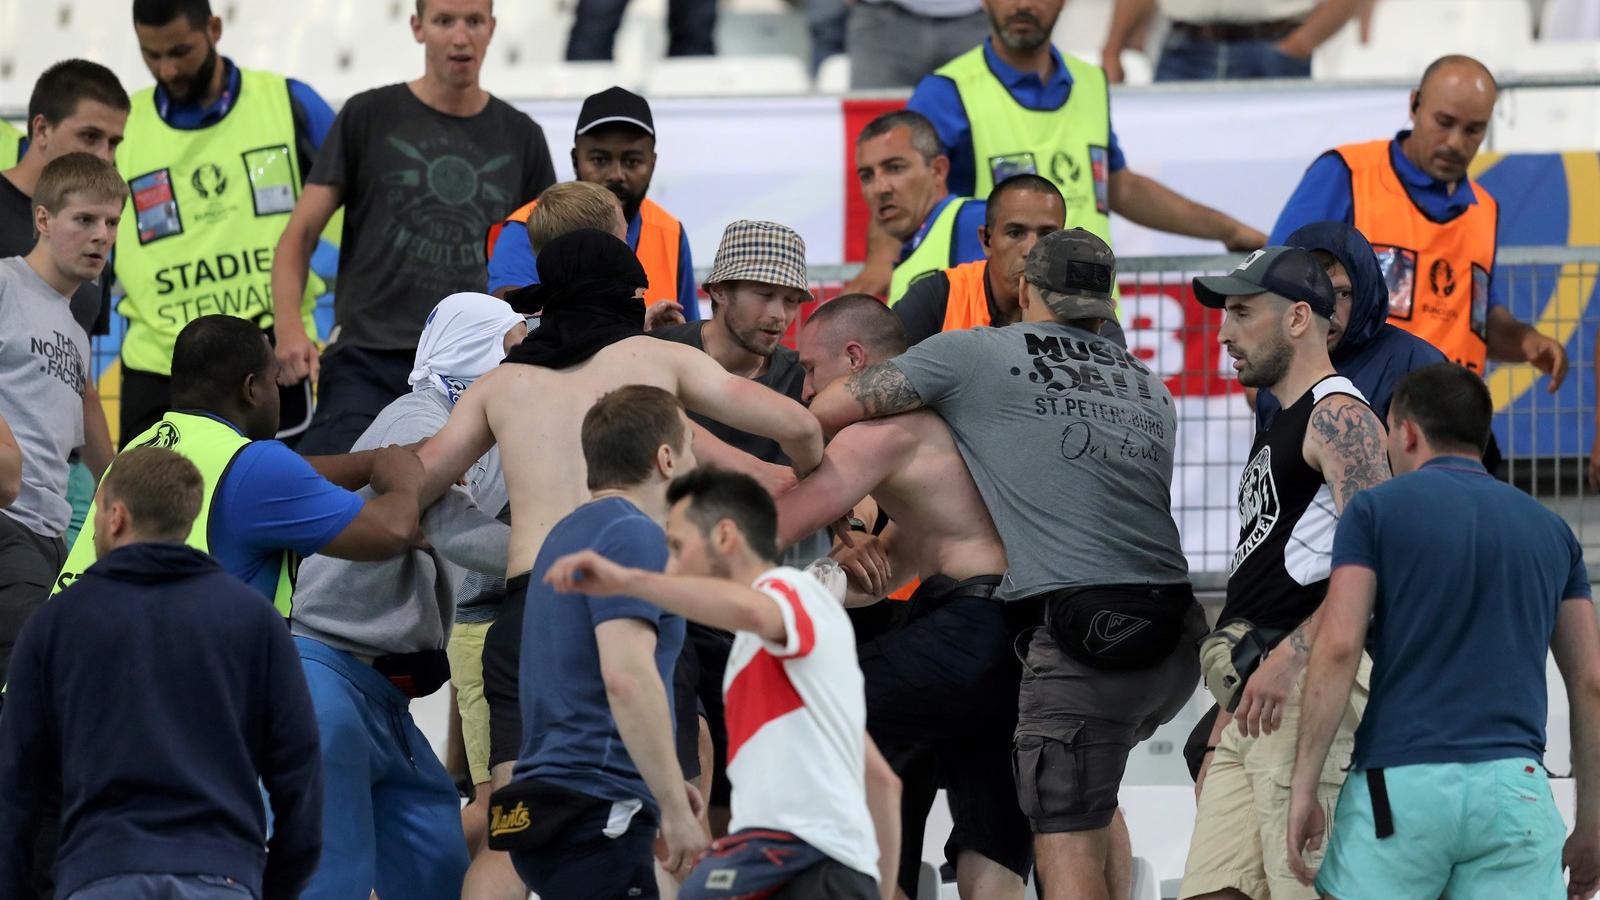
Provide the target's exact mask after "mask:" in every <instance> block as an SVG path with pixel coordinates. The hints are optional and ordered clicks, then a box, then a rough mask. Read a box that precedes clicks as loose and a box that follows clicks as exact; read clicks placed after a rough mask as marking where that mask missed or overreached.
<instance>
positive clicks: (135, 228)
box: [116, 15, 333, 445]
mask: <svg viewBox="0 0 1600 900" xmlns="http://www.w3.org/2000/svg"><path fill="white" fill-rule="evenodd" d="M178 23H182V24H184V25H186V26H187V27H186V29H184V30H182V31H179V32H178V33H177V35H178V36H174V33H173V32H174V28H173V26H174V25H176V24H178ZM215 27H220V25H219V24H218V20H215V19H213V28H215ZM134 30H135V32H136V33H137V35H138V40H139V44H140V48H141V50H142V51H143V53H144V59H145V64H146V66H147V67H148V68H149V69H150V74H151V75H152V76H154V77H155V79H156V84H155V85H153V86H151V87H148V88H145V89H144V90H142V91H139V92H137V93H136V94H134V96H133V109H132V112H131V114H130V115H129V118H128V128H127V138H128V139H127V141H126V142H125V143H124V144H123V145H122V147H121V148H120V150H119V151H118V153H117V169H118V170H119V171H120V172H122V174H123V177H124V178H126V179H127V180H128V185H129V187H130V188H131V189H132V195H131V197H130V198H129V205H128V209H127V210H126V212H125V213H124V215H123V217H122V223H121V227H120V228H119V230H118V234H117V259H116V267H117V277H118V280H119V281H120V283H121V284H122V286H123V289H124V291H125V292H126V296H125V297H124V298H123V299H122V301H121V302H120V303H119V304H118V306H117V311H118V312H120V313H121V314H122V315H123V316H125V317H126V318H127V320H128V330H127V334H126V336H125V337H124V338H123V341H122V352H121V360H122V397H121V409H120V416H119V418H120V419H121V429H120V436H121V442H122V443H123V444H124V445H127V444H128V442H129V441H131V440H132V439H133V438H134V436H136V435H139V434H142V433H143V432H145V431H146V430H148V429H149V427H150V426H151V425H152V424H154V423H155V422H156V421H157V420H158V419H159V418H160V417H161V416H162V414H163V413H165V412H166V410H167V407H168V391H169V381H168V376H169V370H170V366H171V361H172V345H173V341H174V340H176V339H177V336H178V332H180V331H182V330H183V327H184V326H185V325H187V324H188V323H189V322H191V321H193V320H194V319H196V318H198V317H200V316H204V315H211V314H216V313H220V314H223V315H230V316H238V317H239V318H243V319H249V320H250V321H252V322H254V323H256V325H257V326H258V327H259V328H261V329H262V330H270V329H271V328H272V323H273V318H274V315H273V306H272V257H273V252H274V250H275V249H276V247H277V244H278V238H279V236H280V235H281V234H282V232H283V229H284V227H285V226H286V225H287V224H288V222H289V214H290V212H292V211H293V209H294V204H295V200H296V198H298V197H299V195H300V190H301V187H302V186H303V184H304V183H305V175H306V171H307V169H309V168H310V165H311V161H312V158H313V156H314V154H315V153H316V152H317V149H318V148H319V147H320V146H321V144H322V140H323V137H324V136H325V135H326V134H327V131H328V128H329V126H330V125H331V124H332V123H333V110H332V109H331V108H330V107H329V106H328V104H327V103H326V102H325V101H324V100H323V99H322V98H321V97H320V96H318V95H317V94H316V92H314V91H312V90H311V89H310V88H309V87H307V86H306V85H304V84H302V83H300V82H298V81H292V80H290V79H287V78H285V77H283V76H282V75H277V74H274V73H271V72H262V71H256V70H251V69H243V68H240V67H239V66H236V65H235V64H234V63H233V61H232V60H230V59H228V58H227V57H223V56H219V55H217V53H216V49H215V46H214V41H215V40H216V37H217V34H215V33H209V32H208V31H207V29H206V28H205V27H204V26H203V23H202V24H195V23H190V22H188V20H187V19H185V18H184V17H183V16H181V15H180V16H178V17H177V18H176V19H174V21H173V23H167V25H166V26H165V27H151V26H150V25H148V24H147V23H140V22H135V23H134ZM183 34H187V36H188V37H187V38H184V39H181V40H180V39H179V37H181V36H182V35H183ZM197 48H204V51H205V52H201V50H200V49H197ZM169 57H171V59H169ZM325 290H326V285H325V284H324V283H323V282H322V281H321V279H318V278H313V279H311V280H309V281H308V282H307V286H306V290H305V293H304V297H303V298H302V304H301V318H302V321H303V323H304V324H305V326H306V328H307V329H308V331H309V332H310V333H312V334H315V333H316V330H315V329H316V325H315V321H314V319H313V318H312V311H313V309H314V308H315V305H316V298H317V296H318V295H320V294H321V293H323V292H324V291H325ZM310 409H311V407H310V386H309V384H307V385H296V386H294V387H291V388H285V389H284V396H283V402H282V410H283V417H282V420H283V425H284V427H285V436H286V437H287V436H289V435H291V434H297V433H298V432H299V431H300V430H303V429H304V427H305V426H306V425H307V424H308V423H309V417H310Z"/></svg>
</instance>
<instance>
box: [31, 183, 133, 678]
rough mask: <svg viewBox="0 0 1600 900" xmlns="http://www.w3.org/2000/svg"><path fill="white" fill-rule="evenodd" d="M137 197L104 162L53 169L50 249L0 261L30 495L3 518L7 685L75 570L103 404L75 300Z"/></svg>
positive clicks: (46, 216) (40, 210) (43, 220)
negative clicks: (22, 647)
mask: <svg viewBox="0 0 1600 900" xmlns="http://www.w3.org/2000/svg"><path fill="white" fill-rule="evenodd" d="M127 195H128V189H127V185H126V184H125V183H124V182H123V180H122V178H121V177H120V176H118V175H117V170H116V169H115V168H113V167H112V166H111V164H110V163H108V162H106V161H104V160H102V159H98V158H96V157H94V156H91V155H89V154H87V153H69V154H67V155H65V156H61V157H59V158H57V159H55V160H53V161H52V162H51V163H50V164H49V165H47V166H45V168H44V171H43V172H42V173H41V174H40V175H39V181H38V184H37V186H36V187H35V188H34V193H33V210H34V228H35V229H36V230H37V231H38V232H39V240H38V243H37V244H35V245H34V248H33V250H31V251H30V252H29V253H28V255H27V256H13V257H10V258H9V259H4V260H0V418H3V419H5V421H6V422H7V423H8V424H9V425H10V426H11V431H12V434H13V435H15V437H16V441H17V446H18V448H20V449H21V451H22V485H21V489H20V491H19V492H18V494H17V499H16V501H15V502H13V503H12V504H11V505H10V506H9V507H7V508H6V509H5V510H3V511H0V680H3V678H4V675H5V668H6V665H7V663H8V662H9V661H10V659H11V647H12V644H13V643H15V641H16V639H17V635H18V634H19V633H20V632H21V631H22V626H23V624H24V623H26V622H27V620H28V617H29V616H30V615H32V614H33V611H34V610H35V609H37V608H38V607H39V604H41V603H43V602H44V599H45V597H46V596H48V595H49V591H50V586H51V585H52V584H53V583H54V582H55V577H56V573H57V572H59V571H60V570H61V565H62V563H63V562H65V561H66V556H67V548H66V544H65V542H64V541H63V540H62V535H63V534H65V533H66V530H67V525H68V524H69V523H70V521H71V518H72V505H71V504H70V503H68V502H67V472H68V468H69V464H68V461H67V459H68V457H69V456H71V454H72V452H73V450H75V449H77V448H79V447H82V446H83V445H84V416H85V415H86V413H87V410H86V408H85V407H86V404H88V403H92V404H95V406H96V407H98V403H99V398H98V395H96V394H94V393H93V391H92V390H88V385H89V379H90V377H91V374H90V371H89V359H90V357H89V336H88V335H87V334H85V333H84V330H83V328H82V326H80V325H79V324H78V323H77V321H76V320H75V319H74V318H73V316H72V301H71V299H70V298H71V297H72V295H73V294H74V293H75V292H76V291H77V290H78V288H79V287H81V286H82V285H83V284H84V283H85V282H88V281H93V280H94V279H96V278H98V277H100V273H101V271H103V270H104V268H105V264H106V259H107V258H108V257H109V256H110V255H111V245H112V243H113V242H114V241H115V240H116V237H117V220H118V219H119V218H120V217H121V216H122V204H123V201H124V200H126V198H127ZM96 411H97V410H96ZM100 467H101V468H103V467H104V462H103V461H101V462H100Z"/></svg>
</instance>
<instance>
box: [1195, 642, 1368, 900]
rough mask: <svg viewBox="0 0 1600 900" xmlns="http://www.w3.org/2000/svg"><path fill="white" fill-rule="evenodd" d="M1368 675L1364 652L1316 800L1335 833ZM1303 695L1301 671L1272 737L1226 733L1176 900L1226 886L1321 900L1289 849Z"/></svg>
mask: <svg viewBox="0 0 1600 900" xmlns="http://www.w3.org/2000/svg"><path fill="white" fill-rule="evenodd" d="M1371 677H1372V659H1371V657H1369V656H1367V655H1366V654H1362V655H1361V665H1360V667H1359V669H1357V671H1356V685H1355V688H1354V690H1352V691H1351V693H1350V700H1349V702H1348V703H1346V705H1345V711H1344V718H1343V719H1342V720H1340V722H1339V730H1338V732H1337V733H1336V734H1335V736H1334V739H1333V746H1332V748H1330V749H1329V751H1328V761H1327V762H1326V763H1325V764H1324V765H1323V768H1322V780H1321V784H1320V785H1319V786H1318V788H1317V802H1319V803H1320V804H1322V812H1323V814H1324V815H1325V816H1327V819H1328V828H1329V833H1330V834H1331V833H1332V829H1333V813H1334V808H1335V807H1336V806H1337V805H1338V801H1339V790H1340V788H1341V787H1343V785H1344V778H1345V769H1347V768H1348V767H1349V765H1350V754H1351V751H1352V750H1353V749H1354V748H1355V736H1356V726H1357V725H1359V724H1361V715H1362V713H1363V712H1365V711H1366V708H1367V693H1368V690H1369V683H1370V679H1371ZM1304 689H1305V675H1304V674H1303V673H1302V674H1301V676H1300V681H1299V682H1298V683H1297V684H1296V685H1295V687H1294V690H1292V691H1291V692H1290V693H1289V697H1288V699H1287V701H1286V703H1285V708H1284V713H1283V725H1282V727H1280V728H1279V729H1278V730H1276V731H1274V732H1273V733H1272V734H1269V735H1265V736H1262V737H1257V738H1251V737H1246V736H1245V734H1244V733H1243V732H1241V731H1240V730H1239V728H1238V725H1237V723H1233V722H1230V723H1229V724H1228V726H1227V727H1226V728H1224V729H1223V731H1222V737H1221V738H1220V739H1219V740H1218V741H1217V750H1216V753H1215V754H1214V755H1213V756H1212V758H1211V767H1210V768H1209V769H1207V770H1206V780H1205V786H1204V788H1203V789H1202V790H1201V793H1200V802H1199V808H1198V810H1197V811H1196V813H1195V822H1194V836H1193V837H1192V838H1190V841H1189V858H1188V861H1187V862H1186V863H1185V864H1184V867H1183V887H1182V888H1181V889H1180V890H1179V891H1178V897H1179V900H1184V898H1189V897H1196V896H1200V895H1202V894H1209V893H1211V892H1213V891H1220V890H1224V889H1226V888H1233V889H1235V890H1238V891H1241V892H1243V893H1244V894H1246V895H1248V896H1249V897H1250V898H1251V900H1268V898H1269V897H1270V898H1271V900H1316V898H1317V897H1318V896H1319V895H1318V894H1317V892H1316V890H1315V889H1313V888H1309V887H1306V886H1305V885H1303V884H1301V883H1300V882H1299V881H1298V880H1297V879H1296V878H1295V877H1294V873H1293V872H1292V871H1290V869H1289V854H1288V849H1287V847H1288V841H1289V838H1288V833H1289V788H1290V785H1291V783H1292V780H1293V774H1294V751H1295V741H1296V740H1297V739H1298V736H1299V733H1300V698H1301V693H1302V691H1303V690H1304ZM1326 847H1327V842H1326V840H1324V842H1323V848H1324V849H1326ZM1306 862H1307V863H1309V864H1310V865H1311V866H1313V867H1315V866H1318V865H1320V864H1321V862H1322V851H1320V850H1319V851H1318V852H1316V853H1313V854H1309V855H1308V856H1307V859H1306Z"/></svg>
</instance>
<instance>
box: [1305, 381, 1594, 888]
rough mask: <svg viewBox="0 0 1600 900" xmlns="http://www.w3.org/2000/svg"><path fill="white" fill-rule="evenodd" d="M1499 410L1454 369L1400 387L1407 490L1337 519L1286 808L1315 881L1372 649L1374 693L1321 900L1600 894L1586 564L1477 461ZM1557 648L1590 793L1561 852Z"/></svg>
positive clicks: (1396, 409)
mask: <svg viewBox="0 0 1600 900" xmlns="http://www.w3.org/2000/svg"><path fill="white" fill-rule="evenodd" d="M1493 411H1494V406H1493V402H1492V401H1491V399H1490V397H1489V390H1488V388H1487V387H1485V386H1484V384H1483V381H1482V380H1481V379H1479V378H1478V377H1477V376H1476V375H1474V374H1473V373H1472V372H1470V371H1468V370H1467V369H1464V368H1461V367H1460V366H1456V365H1454V364H1452V363H1437V364H1435V365H1432V366H1427V367H1425V368H1422V369H1419V370H1417V371H1415V372H1413V373H1412V374H1410V375H1409V376H1407V377H1406V379H1405V380H1404V381H1402V382H1401V383H1400V386H1399V387H1398V388H1396V390H1395V393H1394V399H1393V402H1392V403H1391V405H1390V407H1389V457H1390V459H1391V461H1392V462H1393V465H1394V471H1395V474H1396V476H1397V477H1396V478H1394V479H1393V480H1392V481H1389V482H1387V483H1385V484H1381V485H1378V486H1377V487H1374V488H1370V489H1368V490H1366V491H1363V492H1361V493H1359V494H1357V495H1356V496H1355V497H1353V498H1352V499H1351V500H1350V501H1349V503H1348V504H1347V505H1346V506H1345V510H1344V516H1343V518H1342V519H1341V520H1340V522H1339V528H1338V532H1337V535H1336V537H1335V539H1334V545H1333V575H1332V580H1331V583H1330V585H1329V588H1328V596H1327V599H1326V601H1324V603H1323V608H1322V621H1321V625H1320V628H1319V633H1318V636H1317V638H1316V642H1315V643H1314V644H1313V645H1312V649H1311V662H1310V669H1309V671H1308V672H1307V673H1306V693H1305V697H1304V700H1303V701H1302V703H1303V705H1302V708H1301V712H1300V736H1299V744H1298V747H1297V752H1296V755H1295V767H1294V779H1293V788H1292V793H1291V799H1290V812H1289V833H1288V842H1289V846H1288V848H1287V850H1288V853H1289V860H1290V865H1291V866H1292V867H1293V868H1294V870H1295V874H1296V875H1297V876H1298V877H1299V878H1300V880H1301V881H1302V882H1304V883H1306V884H1308V885H1309V884H1311V883H1312V875H1313V873H1312V871H1311V869H1310V867H1309V866H1307V865H1306V863H1305V862H1304V860H1303V858H1302V856H1301V853H1302V850H1303V849H1305V848H1307V846H1308V845H1309V846H1310V847H1311V848H1315V847H1317V846H1320V844H1321V841H1322V837H1323V835H1324V833H1325V832H1326V831H1327V828H1328V823H1327V821H1326V817H1327V811H1325V810H1323V809H1322V807H1321V806H1320V805H1319V804H1318V802H1317V799H1316V796H1317V781H1318V778H1319V776H1320V773H1321V772H1322V767H1323V764H1324V761H1325V759H1326V757H1327V755H1328V751H1329V748H1330V745H1331V744H1332V743H1333V739H1334V733H1335V731H1336V730H1337V727H1338V724H1339V720H1340V718H1341V716H1342V715H1343V714H1344V708H1345V705H1346V699H1347V698H1348V696H1349V694H1350V687H1351V684H1352V682H1353V680H1354V678H1355V673H1356V666H1357V662H1358V660H1359V659H1360V657H1361V653H1362V648H1363V646H1366V648H1367V649H1368V650H1369V651H1370V652H1371V654H1372V659H1373V663H1372V693H1371V699H1370V701H1369V702H1368V704H1367V709H1366V716H1365V718H1363V719H1362V722H1361V726H1360V728H1359V729H1358V730H1357V731H1356V735H1355V753H1354V756H1353V757H1352V763H1351V771H1350V777H1349V780H1347V781H1346V782H1345V785H1344V790H1343V792H1342V793H1341V794H1340V795H1339V803H1338V809H1337V812H1336V813H1335V814H1334V817H1333V818H1334V821H1333V830H1332V834H1331V839H1330V844H1329V847H1328V853H1327V857H1326V859H1325V860H1324V862H1323V864H1322V867H1321V871H1320V872H1319V873H1317V874H1316V876H1315V877H1316V888H1317V890H1318V891H1319V892H1320V893H1321V894H1322V895H1323V896H1337V897H1394V898H1417V900H1432V898H1435V897H1439V896H1448V897H1450V898H1452V900H1472V898H1485V900H1487V898H1501V897H1563V896H1572V897H1589V896H1592V895H1593V894H1594V891H1595V889H1596V887H1600V780H1596V774H1597V770H1600V730H1597V729H1596V727H1595V723H1596V722H1597V721H1600V629H1597V627H1596V623H1595V612H1594V604H1593V602H1592V601H1591V598H1590V588H1589V579H1588V576H1587V572H1586V569H1585V568H1584V563H1583V551H1582V549H1581V548H1580V547H1579V546H1578V542H1577V540H1576V539H1575V538H1574V537H1573V535H1572V529H1571V528H1570V527H1569V526H1568V525H1567V523H1566V522H1564V521H1562V519H1561V517H1559V516H1557V515H1556V514H1555V513H1553V512H1551V511H1549V510H1547V509H1545V508H1544V507H1543V506H1541V505H1540V504H1539V503H1538V502H1537V501H1536V500H1534V499H1533V498H1531V497H1529V496H1527V495H1526V494H1524V493H1522V492H1521V491H1519V490H1517V489H1516V488H1513V487H1511V486H1509V485H1506V484H1502V483H1500V482H1498V481H1496V480H1495V479H1493V478H1491V477H1489V474H1488V472H1487V471H1485V470H1484V467H1483V465H1482V464H1481V463H1480V462H1479V461H1478V458H1479V455H1480V454H1481V453H1482V452H1483V447H1484V444H1485V443H1486V442H1487V440H1488V435H1489V421H1490V418H1491V417H1492V415H1493ZM1440 548H1448V549H1447V551H1445V552H1441V549H1440ZM1369 619H1370V621H1371V627H1370V633H1369V627H1368V621H1369ZM1551 652H1554V654H1555V659H1556V665H1557V666H1558V667H1559V668H1560V669H1561V674H1562V677H1563V679H1564V680H1565V681H1566V686H1567V695H1568V697H1569V698H1570V702H1571V705H1572V743H1573V767H1574V773H1575V775H1576V777H1577V780H1578V781H1577V783H1578V796H1577V828H1576V830H1575V831H1574V832H1573V835H1572V837H1571V839H1570V840H1568V841H1567V844H1566V851H1565V854H1563V852H1562V846H1561V837H1562V835H1563V833H1564V831H1565V828H1564V826H1563V824H1562V820H1561V815H1560V813H1559V812H1558V811H1557V809H1556V806H1555V801H1554V799H1553V798H1552V797H1551V793H1550V786H1549V784H1548V776H1547V775H1546V773H1545V771H1544V767H1543V764H1542V760H1543V757H1544V749H1545V747H1544V744H1545V716H1546V709H1545V707H1546V702H1547V697H1548V695H1547V693H1546V687H1545V658H1546V655H1547V654H1548V653H1551ZM1563 864H1565V865H1566V866H1567V867H1569V868H1570V869H1571V882H1570V888H1568V887H1566V886H1564V885H1563V884H1562V879H1561V869H1562V866H1563Z"/></svg>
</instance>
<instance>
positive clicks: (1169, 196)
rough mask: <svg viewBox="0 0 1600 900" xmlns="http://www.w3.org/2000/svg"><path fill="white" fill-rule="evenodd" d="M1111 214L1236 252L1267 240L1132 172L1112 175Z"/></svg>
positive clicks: (1207, 208) (1221, 214)
mask: <svg viewBox="0 0 1600 900" xmlns="http://www.w3.org/2000/svg"><path fill="white" fill-rule="evenodd" d="M1110 200H1111V211H1112V212H1114V213H1116V214H1117V215H1119V216H1122V217H1123V218H1125V219H1127V220H1129V221H1130V222H1134V223H1136V224H1139V225H1143V226H1144V227H1146V228H1154V229H1156V230H1157V231H1166V232H1171V233H1172V234H1185V235H1188V236H1189V237H1196V238H1210V239H1211V240H1214V241H1221V242H1222V245H1223V246H1225V247H1227V248H1228V249H1229V250H1232V251H1235V252H1245V251H1250V250H1259V249H1261V248H1262V247H1264V246H1266V243H1267V236H1266V235H1264V234H1262V233H1261V232H1259V231H1257V230H1255V229H1254V228H1251V227H1250V226H1249V225H1246V224H1244V223H1243V222H1240V221H1239V220H1238V219H1235V218H1234V217H1232V216H1230V215H1228V214H1227V213H1224V212H1219V211H1217V210H1215V209H1212V208H1211V207H1209V206H1203V205H1201V204H1199V203H1196V202H1194V201H1193V200H1190V199H1189V198H1188V197H1185V196H1183V195H1182V194H1180V193H1178V192H1177V191H1174V190H1173V189H1171V188H1169V187H1167V186H1166V185H1164V184H1162V183H1161V182H1159V181H1156V180H1155V179H1154V178H1150V177H1148V176H1145V175H1140V174H1139V173H1138V172H1135V171H1133V170H1132V169H1118V170H1117V171H1115V172H1112V173H1111V184H1110Z"/></svg>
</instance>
